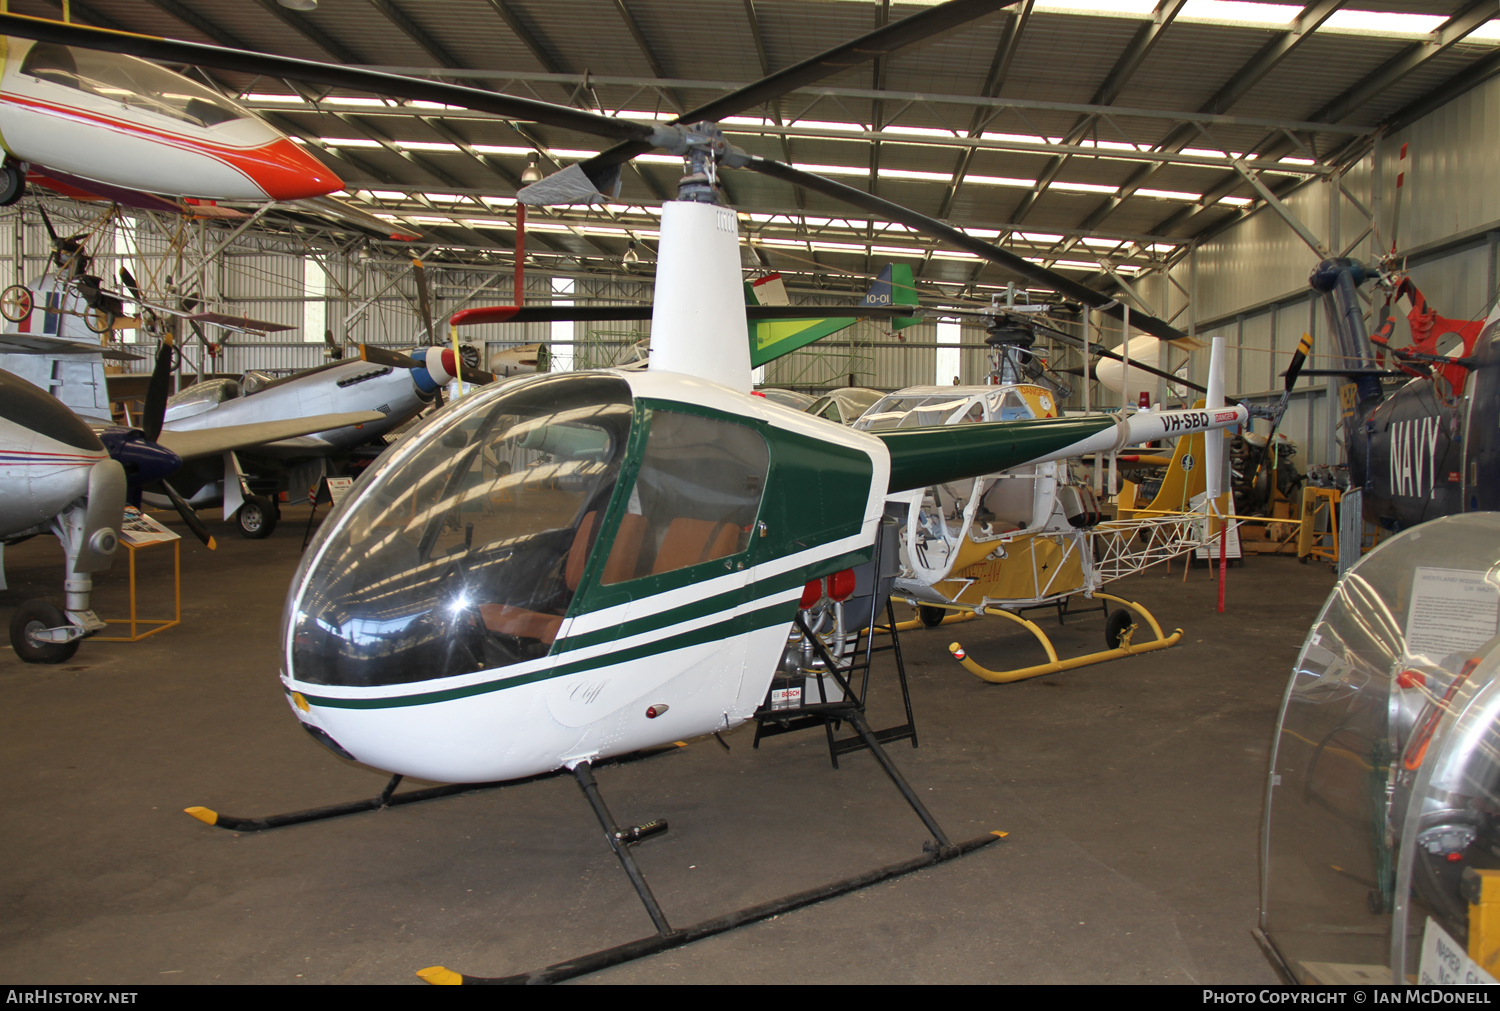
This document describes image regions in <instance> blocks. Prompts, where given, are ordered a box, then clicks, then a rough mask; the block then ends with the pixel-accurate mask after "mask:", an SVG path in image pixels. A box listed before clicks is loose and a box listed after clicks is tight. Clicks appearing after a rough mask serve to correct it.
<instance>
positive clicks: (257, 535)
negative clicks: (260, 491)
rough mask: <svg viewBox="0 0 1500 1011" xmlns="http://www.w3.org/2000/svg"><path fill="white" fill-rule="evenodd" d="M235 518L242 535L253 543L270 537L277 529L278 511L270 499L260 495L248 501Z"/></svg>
mask: <svg viewBox="0 0 1500 1011" xmlns="http://www.w3.org/2000/svg"><path fill="white" fill-rule="evenodd" d="M234 518H235V521H236V522H238V523H239V525H240V533H241V534H242V535H243V536H245V537H248V538H250V539H251V540H252V541H258V540H260V539H261V538H263V537H270V536H271V531H272V530H275V529H276V520H277V512H276V509H275V507H274V506H272V505H271V502H270V500H269V499H264V498H261V497H260V496H259V495H255V496H253V497H251V498H248V499H246V500H245V504H244V505H242V506H240V511H239V512H237V513H235V514H234Z"/></svg>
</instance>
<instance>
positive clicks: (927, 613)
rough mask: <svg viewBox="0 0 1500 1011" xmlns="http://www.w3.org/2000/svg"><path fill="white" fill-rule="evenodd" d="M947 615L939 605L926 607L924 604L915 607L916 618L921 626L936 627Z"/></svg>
mask: <svg viewBox="0 0 1500 1011" xmlns="http://www.w3.org/2000/svg"><path fill="white" fill-rule="evenodd" d="M946 617H948V612H947V611H945V610H943V609H942V608H941V607H928V606H926V605H925V604H923V605H921V606H919V607H918V608H917V618H918V619H919V620H920V621H921V622H922V627H923V628H937V627H938V626H939V625H941V624H942V623H943V619H944V618H946Z"/></svg>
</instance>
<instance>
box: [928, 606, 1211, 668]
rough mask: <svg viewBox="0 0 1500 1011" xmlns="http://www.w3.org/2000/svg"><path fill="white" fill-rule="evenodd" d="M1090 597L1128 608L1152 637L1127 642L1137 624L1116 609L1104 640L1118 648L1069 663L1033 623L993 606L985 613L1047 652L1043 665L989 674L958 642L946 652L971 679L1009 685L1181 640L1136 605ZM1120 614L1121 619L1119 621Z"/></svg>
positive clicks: (1121, 610) (1109, 621) (1107, 624)
mask: <svg viewBox="0 0 1500 1011" xmlns="http://www.w3.org/2000/svg"><path fill="white" fill-rule="evenodd" d="M1094 596H1095V597H1102V598H1104V599H1105V600H1113V601H1114V602H1115V603H1117V604H1124V605H1125V607H1128V608H1130V610H1131V611H1134V612H1135V613H1136V614H1137V615H1139V616H1140V618H1143V619H1145V621H1146V623H1147V624H1148V625H1149V626H1150V627H1151V631H1152V632H1154V633H1155V634H1156V638H1155V639H1152V640H1150V641H1148V642H1141V643H1135V642H1131V639H1132V637H1133V636H1134V635H1135V633H1136V631H1137V630H1138V629H1139V628H1140V622H1139V621H1137V622H1135V623H1134V624H1131V623H1130V622H1129V620H1128V619H1129V612H1128V611H1125V610H1124V609H1120V610H1117V611H1115V612H1114V613H1113V614H1111V615H1109V616H1108V618H1107V620H1106V629H1105V636H1106V639H1107V640H1108V641H1112V642H1118V643H1119V645H1118V646H1116V647H1114V648H1112V649H1106V650H1102V651H1100V652H1098V653H1088V654H1086V655H1084V656H1075V657H1073V658H1072V659H1069V660H1061V659H1059V658H1058V656H1057V650H1056V649H1054V648H1053V647H1052V640H1051V639H1048V638H1047V633H1046V632H1043V631H1042V630H1041V628H1039V627H1038V626H1037V624H1036V623H1035V622H1032V621H1028V620H1026V619H1025V618H1022V617H1020V616H1019V615H1015V614H1011V613H1010V612H1009V611H1005V610H1002V609H1000V608H998V607H996V608H991V609H990V610H988V611H986V612H985V613H986V614H1001V615H1004V616H1005V617H1007V618H1009V619H1010V620H1011V621H1013V622H1015V623H1016V624H1018V625H1021V626H1023V627H1024V628H1025V629H1026V630H1027V631H1028V632H1030V633H1031V634H1032V635H1034V636H1036V638H1037V641H1038V642H1040V643H1041V644H1042V648H1043V649H1045V650H1046V651H1047V662H1046V663H1042V664H1037V665H1036V666H1035V667H1021V668H1018V669H1016V670H1009V671H993V670H990V669H989V668H987V667H981V666H980V665H979V664H978V663H975V662H974V659H973V658H972V657H970V656H969V655H968V654H967V653H966V652H964V648H963V646H961V645H960V644H959V643H956V642H955V643H952V644H951V645H949V647H948V652H950V653H952V654H953V659H955V660H957V661H958V662H959V663H961V664H963V665H964V669H965V670H967V671H968V672H969V673H970V674H973V675H974V676H975V677H978V678H982V679H983V680H985V681H989V682H990V683H991V684H1009V683H1010V682H1012V681H1024V680H1026V679H1027V678H1034V677H1038V676H1040V675H1042V674H1055V673H1056V672H1058V671H1064V670H1073V669H1074V668H1076V667H1088V666H1090V665H1091V664H1096V663H1103V662H1105V661H1106V660H1119V659H1121V658H1122V657H1127V656H1135V655H1136V654H1138V653H1150V652H1151V651H1153V650H1158V649H1167V648H1169V647H1172V646H1175V645H1177V643H1178V642H1179V641H1180V640H1181V639H1182V629H1180V628H1179V629H1177V630H1176V631H1174V632H1173V633H1172V634H1171V635H1164V634H1162V630H1161V626H1160V625H1158V624H1157V623H1156V619H1155V618H1154V617H1152V615H1151V612H1150V611H1148V610H1146V609H1145V608H1144V607H1142V606H1141V605H1140V604H1137V603H1135V602H1133V601H1129V600H1126V599H1124V598H1123V597H1116V596H1114V595H1113V594H1109V593H1099V592H1097V591H1095V593H1094ZM1122 615H1123V616H1124V618H1123V619H1122V617H1121V616H1122Z"/></svg>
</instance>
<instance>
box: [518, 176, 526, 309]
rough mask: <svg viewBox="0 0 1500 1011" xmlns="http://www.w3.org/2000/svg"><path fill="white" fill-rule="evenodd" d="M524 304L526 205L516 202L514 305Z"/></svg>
mask: <svg viewBox="0 0 1500 1011" xmlns="http://www.w3.org/2000/svg"><path fill="white" fill-rule="evenodd" d="M525 304H526V205H525V204H523V203H521V202H520V201H517V202H516V305H525Z"/></svg>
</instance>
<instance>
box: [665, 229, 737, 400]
mask: <svg viewBox="0 0 1500 1011" xmlns="http://www.w3.org/2000/svg"><path fill="white" fill-rule="evenodd" d="M659 248H660V254H659V259H658V261H657V267H656V302H655V307H654V308H653V310H652V314H651V365H650V368H651V370H652V371H653V372H678V373H682V374H683V375H689V376H696V377H698V378H699V379H707V380H709V381H711V382H715V383H722V384H723V385H725V386H728V387H730V388H732V389H735V390H739V391H740V392H741V393H749V392H750V338H749V333H748V330H747V328H746V324H745V291H744V282H743V280H742V279H741V277H740V228H739V219H738V218H737V217H736V215H735V212H734V211H733V209H731V208H728V207H719V206H717V205H716V204H700V203H693V202H690V201H681V200H674V201H671V202H670V203H665V204H662V208H661V245H660V247H659Z"/></svg>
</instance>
